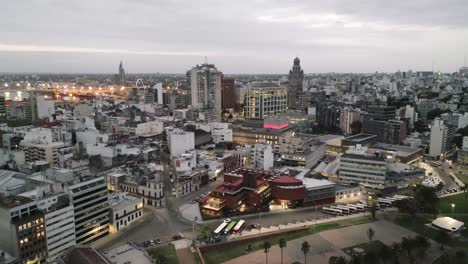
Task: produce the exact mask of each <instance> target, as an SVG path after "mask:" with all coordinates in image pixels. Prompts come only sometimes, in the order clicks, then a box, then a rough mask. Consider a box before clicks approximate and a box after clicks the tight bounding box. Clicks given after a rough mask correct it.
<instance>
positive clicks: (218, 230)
mask: <svg viewBox="0 0 468 264" xmlns="http://www.w3.org/2000/svg"><path fill="white" fill-rule="evenodd" d="M227 225H228V223H227V222H223V223H222V224H220V225H219V226H218V227H217V228H216V229H215V231H214V233H215V235H219V234H220V233H221V232H222V231H223V230H224V228H226V226H227Z"/></svg>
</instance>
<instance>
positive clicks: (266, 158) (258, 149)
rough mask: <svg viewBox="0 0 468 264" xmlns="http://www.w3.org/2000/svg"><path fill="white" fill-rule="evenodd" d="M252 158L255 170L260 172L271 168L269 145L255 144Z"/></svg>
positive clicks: (271, 153)
mask: <svg viewBox="0 0 468 264" xmlns="http://www.w3.org/2000/svg"><path fill="white" fill-rule="evenodd" d="M253 156H254V157H253V160H254V166H255V168H257V169H262V170H269V169H271V168H273V149H272V147H271V145H269V144H255V150H254V152H253Z"/></svg>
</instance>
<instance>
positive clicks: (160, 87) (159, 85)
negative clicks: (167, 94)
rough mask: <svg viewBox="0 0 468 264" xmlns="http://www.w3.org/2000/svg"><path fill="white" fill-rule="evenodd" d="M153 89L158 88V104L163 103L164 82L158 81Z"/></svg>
mask: <svg viewBox="0 0 468 264" xmlns="http://www.w3.org/2000/svg"><path fill="white" fill-rule="evenodd" d="M153 89H155V90H156V100H155V102H156V103H157V104H163V87H162V83H157V84H155V85H154V86H153Z"/></svg>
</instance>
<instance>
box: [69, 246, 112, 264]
mask: <svg viewBox="0 0 468 264" xmlns="http://www.w3.org/2000/svg"><path fill="white" fill-rule="evenodd" d="M62 260H63V263H64V264H110V263H111V262H110V261H108V260H107V259H106V258H105V257H104V256H102V255H101V254H100V253H99V252H98V251H97V250H95V249H94V248H92V247H86V246H76V247H73V248H71V249H70V250H68V251H67V252H65V254H64V255H63V257H62Z"/></svg>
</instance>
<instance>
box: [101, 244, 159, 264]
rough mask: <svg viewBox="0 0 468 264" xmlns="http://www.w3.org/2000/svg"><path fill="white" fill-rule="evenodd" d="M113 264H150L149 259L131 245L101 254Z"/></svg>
mask: <svg viewBox="0 0 468 264" xmlns="http://www.w3.org/2000/svg"><path fill="white" fill-rule="evenodd" d="M103 253H104V255H105V256H106V258H107V259H109V260H110V261H112V263H113V264H130V263H131V264H151V263H153V262H152V261H151V257H150V256H149V255H148V254H147V253H146V252H145V251H144V250H142V249H139V248H138V247H135V246H134V245H133V244H130V243H128V244H125V245H122V246H120V247H115V248H112V249H110V250H108V251H105V252H103Z"/></svg>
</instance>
